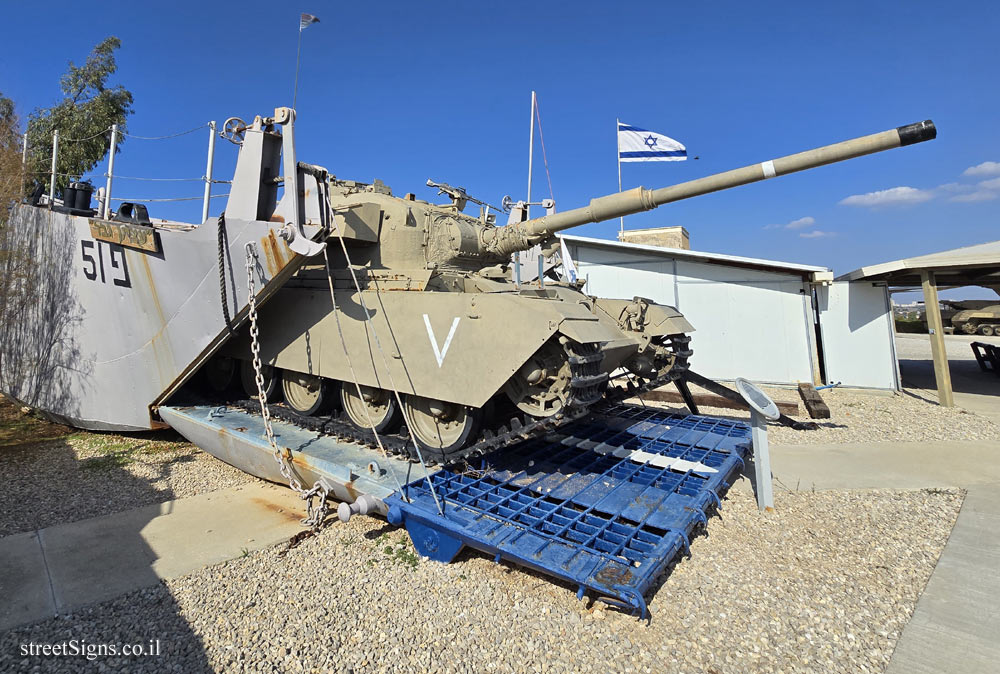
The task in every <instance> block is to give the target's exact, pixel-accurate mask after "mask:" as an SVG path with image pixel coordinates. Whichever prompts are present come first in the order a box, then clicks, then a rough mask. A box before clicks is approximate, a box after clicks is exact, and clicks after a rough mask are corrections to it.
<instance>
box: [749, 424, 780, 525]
mask: <svg viewBox="0 0 1000 674" xmlns="http://www.w3.org/2000/svg"><path fill="white" fill-rule="evenodd" d="M750 423H751V424H752V426H753V428H752V430H751V431H750V436H751V439H752V440H753V467H754V477H755V479H756V482H757V507H758V508H760V510H761V511H771V510H774V491H773V489H772V487H771V454H770V451H769V450H768V447H767V420H766V419H764V415H763V414H761V413H760V412H758V411H757V410H755V409H753V408H752V407H751V408H750Z"/></svg>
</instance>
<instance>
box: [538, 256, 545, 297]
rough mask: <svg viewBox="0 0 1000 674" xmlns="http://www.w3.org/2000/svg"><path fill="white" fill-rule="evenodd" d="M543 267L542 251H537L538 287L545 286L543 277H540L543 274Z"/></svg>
mask: <svg viewBox="0 0 1000 674" xmlns="http://www.w3.org/2000/svg"><path fill="white" fill-rule="evenodd" d="M544 269H545V256H544V255H542V251H538V287H539V288H544V287H545V279H544V278H542V277H543V276H544V274H542V271H543V270H544Z"/></svg>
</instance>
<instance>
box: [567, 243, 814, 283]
mask: <svg viewBox="0 0 1000 674" xmlns="http://www.w3.org/2000/svg"><path fill="white" fill-rule="evenodd" d="M560 236H561V237H562V238H563V239H565V240H566V242H567V243H577V244H584V245H592V246H601V247H603V248H613V249H616V250H629V251H635V252H645V253H654V254H656V255H662V256H663V257H669V258H679V259H686V260H695V261H697V262H708V263H714V264H724V265H729V266H733V267H747V268H751V269H763V270H766V271H785V272H791V273H794V274H799V275H801V276H805V277H807V278H808V279H809V280H811V281H820V280H830V279H831V277H832V273H831V270H830V268H829V267H817V266H815V265H811V264H797V263H795V262H778V261H776V260H762V259H759V258H753V257H740V256H738V255H723V254H722V253H703V252H701V251H697V250H687V249H685V248H667V247H665V246H650V245H647V244H642V243H629V242H624V241H611V240H609V239H592V238H590V237H586V236H574V235H570V234H562V235H560ZM816 275H819V277H817V276H816ZM824 276H825V277H826V278H825V279H824V278H823V277H824Z"/></svg>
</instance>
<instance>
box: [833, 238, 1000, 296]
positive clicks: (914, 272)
mask: <svg viewBox="0 0 1000 674" xmlns="http://www.w3.org/2000/svg"><path fill="white" fill-rule="evenodd" d="M922 271H930V272H934V277H935V282H936V284H937V285H938V286H966V285H989V286H993V285H998V284H1000V241H990V242H989V243H981V244H979V245H976V246H966V247H965V248H955V249H954V250H945V251H941V252H939V253H931V254H930V255H920V256H918V257H909V258H906V259H903V260H893V261H892V262H883V263H881V264H874V265H871V266H868V267H861V268H860V269H855V270H854V271H852V272H849V273H847V274H844V275H843V276H839V277H838V278H837V280H838V281H860V280H865V281H886V282H887V283H888V284H889V285H893V286H918V285H920V272H922Z"/></svg>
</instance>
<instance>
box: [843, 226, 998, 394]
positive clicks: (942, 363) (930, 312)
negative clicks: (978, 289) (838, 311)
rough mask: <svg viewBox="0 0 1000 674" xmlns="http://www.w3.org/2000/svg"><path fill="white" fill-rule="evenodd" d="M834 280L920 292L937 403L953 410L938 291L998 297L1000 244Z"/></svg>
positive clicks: (948, 252) (867, 269)
mask: <svg viewBox="0 0 1000 674" xmlns="http://www.w3.org/2000/svg"><path fill="white" fill-rule="evenodd" d="M837 280H838V281H877V282H878V281H880V282H884V283H886V284H888V285H889V286H890V287H895V288H916V287H917V286H919V287H921V288H922V289H923V293H924V308H925V310H926V312H927V326H928V328H929V329H930V332H931V335H930V338H931V355H932V358H933V361H934V379H935V383H936V385H937V391H938V401H939V402H940V404H941V405H944V406H945V407H953V406H954V405H955V396H954V392H953V390H952V385H951V371H950V370H949V367H948V356H947V353H946V351H945V345H944V325H943V323H942V320H941V306H940V304H939V303H938V288H939V287H940V288H946V289H947V288H957V287H962V286H983V287H986V288H992V289H993V290H995V291H997V293H998V294H1000V241H991V242H989V243H982V244H979V245H976V246H968V247H966V248H955V249H954V250H946V251H942V252H940V253H931V254H930V255H921V256H919V257H911V258H906V259H903V260H894V261H892V262H883V263H881V264H876V265H871V266H868V267H861V268H860V269H856V270H854V271H852V272H850V273H848V274H844V275H843V276H840V277H839V278H838V279H837Z"/></svg>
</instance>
